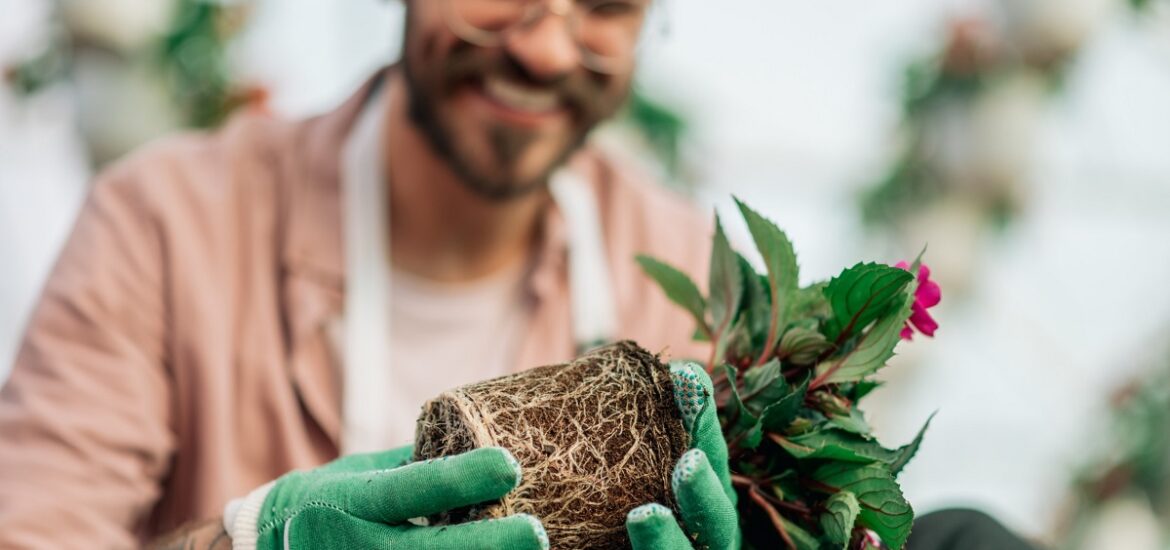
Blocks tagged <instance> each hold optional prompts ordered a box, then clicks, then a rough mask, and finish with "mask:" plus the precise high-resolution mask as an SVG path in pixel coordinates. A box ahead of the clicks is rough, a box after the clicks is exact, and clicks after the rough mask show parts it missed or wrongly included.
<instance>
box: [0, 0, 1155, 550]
mask: <svg viewBox="0 0 1170 550" xmlns="http://www.w3.org/2000/svg"><path fill="white" fill-rule="evenodd" d="M658 1H659V9H658V10H657V13H656V14H655V20H654V21H653V23H652V24H651V25H650V26H649V28H648V29H647V36H646V39H645V44H644V46H643V48H642V51H641V58H642V59H641V69H640V75H639V79H638V88H637V94H636V96H635V99H634V101H632V102H631V106H630V108H629V109H628V111H627V112H626V113H625V114H624V115H623V116H622V118H621V119H620V120H619V121H616V122H615V123H613V124H611V125H609V126H608V127H606V128H604V129H603V130H602V131H600V132H598V134H597V135H596V136H595V137H596V139H597V140H598V141H599V142H602V143H603V144H607V145H609V146H612V147H613V148H614V149H621V150H623V151H633V153H624V154H627V155H631V156H632V157H634V158H636V160H638V161H639V162H642V163H643V164H645V165H646V166H647V167H648V168H650V169H652V170H655V171H656V173H658V174H659V175H660V176H661V177H662V179H663V180H664V181H665V182H668V183H669V185H672V186H675V187H677V188H678V189H679V190H680V191H681V192H683V193H687V194H690V195H692V196H694V197H695V198H696V199H697V200H698V201H700V202H701V203H703V204H705V205H707V206H709V207H712V208H716V209H718V210H720V211H722V212H726V213H727V217H728V219H735V218H736V217H735V216H734V215H733V210H732V203H731V195H732V194H734V195H737V196H739V197H741V198H743V199H744V200H745V201H747V202H748V203H749V204H751V205H753V206H754V207H756V208H757V209H759V210H762V211H763V212H765V213H767V214H768V215H769V216H770V217H772V218H773V219H774V220H776V221H777V222H778V223H779V224H780V226H781V227H783V228H785V229H786V230H787V231H788V232H789V235H790V237H791V238H792V239H793V241H794V242H795V243H796V246H797V251H798V253H799V257H800V261H801V264H802V269H803V275H804V277H806V279H807V280H806V281H804V282H806V283H807V282H810V281H812V280H816V279H820V278H825V277H828V276H830V275H832V274H835V273H836V272H837V271H839V270H840V269H841V267H842V266H844V265H846V264H852V263H855V262H856V261H859V260H862V259H865V260H878V261H885V262H891V263H892V262H893V261H896V260H899V259H903V258H912V257H914V256H915V255H917V253H918V252H919V251H920V250H921V249H922V247H923V246H924V245H928V246H929V250H928V252H927V256H926V259H927V262H928V263H929V264H931V267H932V268H933V269H934V274H935V277H936V278H937V279H938V280H939V282H940V283H941V284H942V286H943V289H944V290H943V292H944V298H943V303H942V304H941V305H940V306H939V309H938V310H937V314H936V315H935V316H936V318H938V319H939V321H940V323H941V325H942V328H941V329H940V331H939V333H938V334H937V337H936V338H935V339H934V340H924V339H919V340H916V341H915V342H914V343H913V344H912V345H906V346H903V347H902V348H901V350H902V355H901V356H900V357H898V358H896V360H895V362H894V364H893V366H892V367H891V368H889V369H887V370H886V371H885V372H884V377H885V379H886V380H887V382H888V383H887V385H886V387H885V388H884V389H883V391H879V392H875V394H874V396H873V397H872V398H870V402H869V405H868V410H867V412H868V415H869V419H870V421H871V422H872V423H873V424H874V425H875V426H876V428H877V431H878V435H879V437H881V438H882V439H883V440H885V441H887V442H889V443H890V444H900V443H901V442H903V441H907V440H909V439H910V438H911V437H912V436H913V434H914V432H915V431H916V430H917V429H918V427H919V426H920V425H921V422H922V421H923V420H924V419H925V418H926V417H927V416H929V415H930V414H931V413H933V412H935V411H938V415H937V417H936V418H935V420H934V422H933V424H932V425H931V427H930V431H929V432H928V434H927V439H926V442H925V443H924V445H923V447H922V449H921V451H920V453H919V455H918V457H917V458H916V459H915V460H914V462H913V463H912V464H911V465H910V467H909V468H908V469H907V470H906V472H905V474H904V475H903V476H902V483H903V485H904V488H905V490H906V493H907V496H908V497H909V499H910V501H911V503H913V504H914V506H915V508H916V509H917V510H919V511H927V510H931V509H935V508H938V507H942V506H953V505H966V506H975V507H979V508H982V509H984V510H986V511H988V512H991V513H992V514H994V515H996V516H997V517H999V518H1000V519H1001V520H1003V521H1004V522H1006V523H1007V524H1009V525H1010V526H1011V527H1013V528H1015V529H1017V530H1019V531H1020V532H1022V533H1024V534H1026V535H1027V536H1029V537H1032V538H1035V539H1037V540H1041V541H1045V542H1048V543H1052V544H1054V545H1058V546H1060V547H1067V548H1127V549H1144V548H1150V549H1153V548H1166V547H1167V546H1168V545H1170V477H1168V476H1167V475H1168V472H1170V292H1167V291H1166V285H1167V284H1168V282H1170V0H949V1H943V0H886V1H883V2H862V1H860V0H824V1H821V2H795V1H787V0H730V1H727V2H710V1H702V0H658ZM0 14H3V16H2V17H0V74H2V75H3V78H2V79H0V258H3V260H0V380H3V378H4V376H5V375H6V374H7V369H8V368H9V366H10V364H11V359H12V357H13V356H14V354H15V352H16V346H17V343H18V341H19V338H20V335H21V332H22V330H23V324H24V322H25V320H26V317H27V315H28V313H29V310H30V308H31V307H32V304H33V302H34V300H35V299H36V297H37V294H38V292H39V289H40V286H41V284H42V283H43V279H44V277H45V276H46V274H47V272H48V270H49V269H50V268H51V265H52V262H53V260H54V258H55V256H56V254H57V252H58V248H59V246H60V245H61V244H62V241H63V239H64V238H65V236H66V235H67V233H68V231H69V229H70V227H71V224H72V221H73V217H74V215H75V213H76V211H77V208H78V207H79V205H80V203H81V200H82V199H83V198H84V195H85V192H86V187H87V185H88V182H89V179H90V177H91V176H92V175H93V174H94V172H95V171H96V170H98V169H100V167H101V166H102V165H104V164H106V163H108V162H110V161H111V160H113V159H116V158H118V157H119V156H120V155H122V154H124V153H125V152H127V151H128V150H130V149H132V148H133V147H135V146H136V145H138V144H141V143H142V142H144V141H146V140H149V139H152V138H154V137H157V136H159V135H162V134H165V133H169V132H173V131H176V130H178V129H181V128H187V127H210V126H214V125H215V124H217V123H218V122H219V121H221V120H222V119H223V117H224V116H226V115H227V114H228V113H230V112H231V111H233V110H236V109H256V110H262V111H264V112H267V113H270V114H271V115H272V116H288V117H302V116H308V115H312V114H315V113H319V112H323V111H326V110H328V109H330V108H331V107H333V106H334V105H336V104H337V103H338V102H340V101H341V100H342V99H343V98H345V97H346V96H347V95H348V94H349V93H350V92H351V91H352V90H353V89H354V88H355V87H356V86H357V85H358V84H359V83H360V82H361V81H362V80H363V79H364V78H365V77H366V76H367V75H368V74H370V73H371V72H372V71H373V70H375V69H376V68H377V67H379V66H381V65H384V64H387V63H390V62H392V61H393V60H394V59H396V57H397V54H398V45H399V41H400V38H401V31H402V21H401V19H402V6H401V5H400V4H398V3H396V2H393V1H389V2H387V1H380V0H348V1H346V2H336V1H334V0H280V1H279V2H277V1H275V0H224V1H215V2H212V1H208V0H60V1H57V2H53V1H50V0H0ZM730 231H731V232H732V237H733V239H736V238H738V239H739V242H745V243H746V242H750V238H749V236H748V235H747V231H746V228H744V227H739V226H733V227H732V228H730ZM749 248H750V247H749Z"/></svg>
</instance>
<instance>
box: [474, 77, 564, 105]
mask: <svg viewBox="0 0 1170 550" xmlns="http://www.w3.org/2000/svg"><path fill="white" fill-rule="evenodd" d="M484 92H486V93H487V95H489V96H491V98H492V99H494V100H496V101H499V102H500V103H503V104H504V105H507V106H508V107H511V108H513V109H516V110H518V111H528V112H534V113H541V112H547V111H551V110H553V109H556V108H557V105H558V104H559V99H558V98H557V93H556V92H553V91H547V90H536V89H533V88H529V87H527V86H524V85H521V84H516V83H513V82H509V81H507V80H504V79H503V78H499V77H488V78H487V79H485V81H484Z"/></svg>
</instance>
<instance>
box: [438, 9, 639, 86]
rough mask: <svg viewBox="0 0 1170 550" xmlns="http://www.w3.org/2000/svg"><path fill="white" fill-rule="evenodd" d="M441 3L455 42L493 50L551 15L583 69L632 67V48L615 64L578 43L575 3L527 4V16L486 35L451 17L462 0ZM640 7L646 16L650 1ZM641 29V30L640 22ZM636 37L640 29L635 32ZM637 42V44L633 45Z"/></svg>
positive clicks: (616, 70) (611, 71)
mask: <svg viewBox="0 0 1170 550" xmlns="http://www.w3.org/2000/svg"><path fill="white" fill-rule="evenodd" d="M441 1H442V2H443V7H442V13H443V20H444V22H446V24H447V28H448V29H449V30H450V31H451V32H452V33H454V34H455V35H456V36H458V37H459V38H461V39H463V40H466V41H467V42H469V43H471V44H474V45H476V46H480V47H495V46H499V45H500V44H502V43H503V42H504V41H505V36H506V35H507V34H508V33H510V32H512V31H514V30H516V29H522V28H525V27H529V26H532V25H535V24H537V23H539V22H540V21H542V20H543V19H544V18H545V16H547V15H555V16H559V17H562V18H564V19H565V23H566V25H567V26H568V30H569V36H570V37H571V38H572V39H573V43H574V45H576V46H577V50H578V51H579V53H580V54H581V64H582V65H584V66H585V67H586V68H588V69H590V70H593V71H596V72H599V73H605V74H614V73H619V72H622V71H623V70H624V69H626V68H628V67H629V66H630V65H632V64H633V61H634V58H635V56H636V52H637V48H632V49H631V50H630V52H629V55H628V56H622V57H621V58H618V59H617V60H616V61H614V60H612V59H607V58H606V57H605V56H603V55H599V54H597V53H596V52H594V51H592V50H590V49H589V48H588V47H587V46H585V44H584V43H583V42H582V38H581V33H580V30H579V28H580V27H579V25H580V17H581V11H580V10H578V9H575V8H576V6H577V5H578V3H577V1H576V0H531V1H529V2H528V4H529V5H530V6H529V7H526V8H525V9H526V10H528V13H526V14H525V15H523V16H522V17H521V18H520V19H519V20H517V21H516V22H515V23H512V24H511V25H509V26H507V27H506V28H503V29H501V30H498V31H488V30H484V29H481V28H478V27H476V26H475V25H472V24H470V23H468V22H466V21H463V20H462V18H461V17H460V16H459V15H457V14H456V13H455V8H454V3H455V2H457V1H466V0H441ZM630 1H631V3H639V1H638V0H630ZM640 3H641V4H642V7H643V8H645V9H646V10H647V14H648V12H649V8H650V5H651V4H652V2H651V0H641V1H640ZM642 26H643V27H644V26H645V21H643V23H642ZM638 32H639V35H640V34H641V33H642V29H639V31H638ZM635 42H637V41H635Z"/></svg>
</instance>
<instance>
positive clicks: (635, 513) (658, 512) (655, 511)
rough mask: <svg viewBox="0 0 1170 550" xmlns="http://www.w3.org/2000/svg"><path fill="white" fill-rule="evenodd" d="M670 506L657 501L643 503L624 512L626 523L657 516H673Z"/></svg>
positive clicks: (639, 521)
mask: <svg viewBox="0 0 1170 550" xmlns="http://www.w3.org/2000/svg"><path fill="white" fill-rule="evenodd" d="M673 517H674V514H673V513H671V511H670V508H667V507H665V506H663V505H661V504H658V503H657V502H651V503H649V504H643V505H641V506H639V507H637V508H634V509H633V510H630V512H629V513H628V514H626V523H627V524H637V523H643V522H646V521H650V520H653V519H658V518H673Z"/></svg>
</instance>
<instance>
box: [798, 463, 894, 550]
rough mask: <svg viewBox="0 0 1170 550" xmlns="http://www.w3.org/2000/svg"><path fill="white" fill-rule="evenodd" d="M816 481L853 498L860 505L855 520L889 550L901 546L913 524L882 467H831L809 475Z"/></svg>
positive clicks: (868, 465) (840, 464) (889, 475)
mask: <svg viewBox="0 0 1170 550" xmlns="http://www.w3.org/2000/svg"><path fill="white" fill-rule="evenodd" d="M813 478H814V479H816V480H817V481H819V482H821V483H823V484H825V485H828V486H829V487H832V488H835V489H837V490H839V491H849V492H851V493H853V494H854V495H856V497H857V501H858V503H859V504H860V505H861V509H860V513H859V514H858V520H859V521H860V522H861V524H862V525H864V526H865V527H868V528H870V529H872V530H873V531H874V532H875V533H877V534H878V536H880V537H881V538H882V541H883V542H885V543H886V545H888V546H889V547H890V548H892V549H894V550H897V549H900V548H902V547H903V546H905V544H906V539H907V538H908V537H909V536H910V527H911V525H912V523H913V522H914V510H913V509H912V508H911V507H910V503H908V502H906V498H905V497H904V496H903V495H902V488H901V487H899V486H898V483H897V482H896V481H894V477H893V475H892V474H891V473H890V471H889V469H888V468H887V466H886V465H885V464H881V463H876V464H867V465H856V464H848V463H841V462H838V463H833V464H829V465H827V466H823V467H821V468H820V469H818V470H817V471H816V472H814V473H813Z"/></svg>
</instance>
